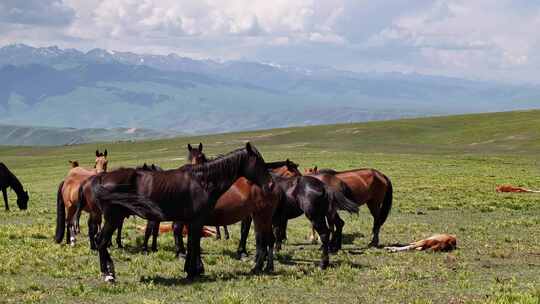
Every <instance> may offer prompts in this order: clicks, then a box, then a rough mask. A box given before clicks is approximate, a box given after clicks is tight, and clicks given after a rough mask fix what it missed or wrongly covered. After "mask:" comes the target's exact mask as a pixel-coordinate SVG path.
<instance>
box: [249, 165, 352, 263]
mask: <svg viewBox="0 0 540 304" xmlns="http://www.w3.org/2000/svg"><path fill="white" fill-rule="evenodd" d="M272 178H273V179H274V181H275V182H276V186H277V187H279V188H280V189H281V190H282V192H283V196H282V203H281V205H280V207H279V208H278V209H277V210H276V212H275V214H274V217H273V224H274V234H275V236H276V250H279V249H281V242H282V241H283V239H284V238H285V231H286V228H287V221H288V220H289V219H293V218H296V217H298V216H300V215H302V214H305V215H306V217H307V218H308V219H309V221H310V222H311V224H312V226H313V228H314V229H315V230H316V231H317V233H318V234H319V236H320V238H321V242H322V256H321V262H320V267H321V268H322V269H325V268H326V267H328V264H329V256H328V253H329V250H330V229H329V227H328V224H330V225H333V223H334V222H335V221H336V217H337V214H338V213H337V210H338V209H339V210H345V211H347V212H350V213H357V212H358V205H357V204H356V203H355V202H353V201H351V200H350V199H348V198H347V197H346V196H345V195H344V194H343V193H342V192H341V191H337V190H336V189H334V188H332V187H329V186H328V185H326V184H325V183H323V182H322V181H320V180H318V179H316V178H314V177H311V176H293V177H284V176H279V175H277V174H275V173H272ZM327 220H328V224H327ZM244 230H245V229H242V233H248V231H244Z"/></svg>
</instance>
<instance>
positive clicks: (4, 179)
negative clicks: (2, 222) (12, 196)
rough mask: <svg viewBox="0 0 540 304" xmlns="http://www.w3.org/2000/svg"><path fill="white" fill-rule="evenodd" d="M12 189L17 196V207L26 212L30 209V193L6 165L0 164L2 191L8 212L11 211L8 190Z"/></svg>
mask: <svg viewBox="0 0 540 304" xmlns="http://www.w3.org/2000/svg"><path fill="white" fill-rule="evenodd" d="M8 187H10V188H11V189H13V191H15V193H16V194H17V206H19V209H21V210H26V208H28V200H29V197H28V191H24V188H23V186H22V184H21V182H20V181H19V179H17V177H16V176H15V174H13V173H12V172H11V171H9V169H8V167H7V166H6V165H4V163H0V189H1V190H2V195H3V196H4V204H5V205H6V211H9V204H8V196H7V188H8Z"/></svg>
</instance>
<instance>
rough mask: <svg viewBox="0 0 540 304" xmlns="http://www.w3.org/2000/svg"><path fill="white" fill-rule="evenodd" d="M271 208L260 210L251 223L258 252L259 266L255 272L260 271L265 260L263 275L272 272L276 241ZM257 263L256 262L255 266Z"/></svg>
mask: <svg viewBox="0 0 540 304" xmlns="http://www.w3.org/2000/svg"><path fill="white" fill-rule="evenodd" d="M272 213H273V210H272V208H268V209H263V210H260V211H259V212H258V213H257V214H254V215H253V221H254V222H255V232H256V236H257V237H259V238H257V239H256V240H257V242H260V243H261V245H259V244H257V249H258V250H260V253H261V254H260V255H261V256H260V258H261V265H260V268H259V269H256V271H261V270H262V263H264V261H265V260H266V267H265V268H264V272H265V273H271V272H273V271H274V243H275V241H276V239H275V237H274V232H273V231H272ZM258 264H259V261H258V260H256V266H257V265H258Z"/></svg>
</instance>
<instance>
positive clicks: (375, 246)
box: [368, 241, 379, 248]
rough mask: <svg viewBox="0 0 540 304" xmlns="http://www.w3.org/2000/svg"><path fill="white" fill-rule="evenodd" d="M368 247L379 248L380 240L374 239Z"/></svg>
mask: <svg viewBox="0 0 540 304" xmlns="http://www.w3.org/2000/svg"><path fill="white" fill-rule="evenodd" d="M368 247H369V248H378V247H379V242H373V241H372V242H370V243H369V244H368Z"/></svg>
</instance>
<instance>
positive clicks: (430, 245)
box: [384, 234, 457, 252]
mask: <svg viewBox="0 0 540 304" xmlns="http://www.w3.org/2000/svg"><path fill="white" fill-rule="evenodd" d="M456 247H457V238H456V236H455V235H451V234H435V235H432V236H430V237H428V238H427V239H423V240H420V241H416V242H413V243H410V244H409V245H407V246H401V247H399V246H397V247H384V248H385V249H386V250H388V251H390V252H399V251H407V250H413V249H416V250H431V251H434V252H436V251H451V250H454V249H456Z"/></svg>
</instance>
